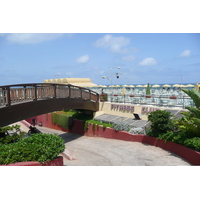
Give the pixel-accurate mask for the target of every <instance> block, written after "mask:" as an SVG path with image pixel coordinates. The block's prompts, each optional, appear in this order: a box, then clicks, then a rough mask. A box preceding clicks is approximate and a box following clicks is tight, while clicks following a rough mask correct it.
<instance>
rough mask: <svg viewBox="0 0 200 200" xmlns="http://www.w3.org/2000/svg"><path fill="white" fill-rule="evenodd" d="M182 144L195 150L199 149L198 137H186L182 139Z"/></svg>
mask: <svg viewBox="0 0 200 200" xmlns="http://www.w3.org/2000/svg"><path fill="white" fill-rule="evenodd" d="M183 145H184V146H186V147H188V148H191V149H194V150H196V151H200V138H199V137H194V138H188V139H186V140H185V141H184V143H183Z"/></svg>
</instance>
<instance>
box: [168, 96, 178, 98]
mask: <svg viewBox="0 0 200 200" xmlns="http://www.w3.org/2000/svg"><path fill="white" fill-rule="evenodd" d="M169 98H170V99H177V97H176V96H170V97H169Z"/></svg>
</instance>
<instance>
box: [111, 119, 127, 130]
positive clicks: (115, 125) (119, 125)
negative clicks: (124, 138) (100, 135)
mask: <svg viewBox="0 0 200 200" xmlns="http://www.w3.org/2000/svg"><path fill="white" fill-rule="evenodd" d="M113 129H114V130H116V131H127V132H129V130H130V126H129V125H128V124H127V123H126V122H124V121H118V122H115V123H113Z"/></svg>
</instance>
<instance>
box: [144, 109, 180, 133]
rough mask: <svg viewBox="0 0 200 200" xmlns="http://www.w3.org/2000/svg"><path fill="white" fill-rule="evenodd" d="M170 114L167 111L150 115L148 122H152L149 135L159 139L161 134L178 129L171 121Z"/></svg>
mask: <svg viewBox="0 0 200 200" xmlns="http://www.w3.org/2000/svg"><path fill="white" fill-rule="evenodd" d="M171 116H172V115H171V114H170V112H167V111H165V110H156V111H154V112H151V113H150V114H149V115H148V120H149V121H150V122H151V127H150V131H148V132H147V135H149V136H153V137H158V136H159V135H160V134H164V133H166V132H167V131H172V130H174V129H175V128H176V127H175V125H174V123H173V120H172V119H171Z"/></svg>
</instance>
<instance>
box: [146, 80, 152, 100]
mask: <svg viewBox="0 0 200 200" xmlns="http://www.w3.org/2000/svg"><path fill="white" fill-rule="evenodd" d="M146 98H151V91H150V85H149V83H148V85H147V89H146Z"/></svg>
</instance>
